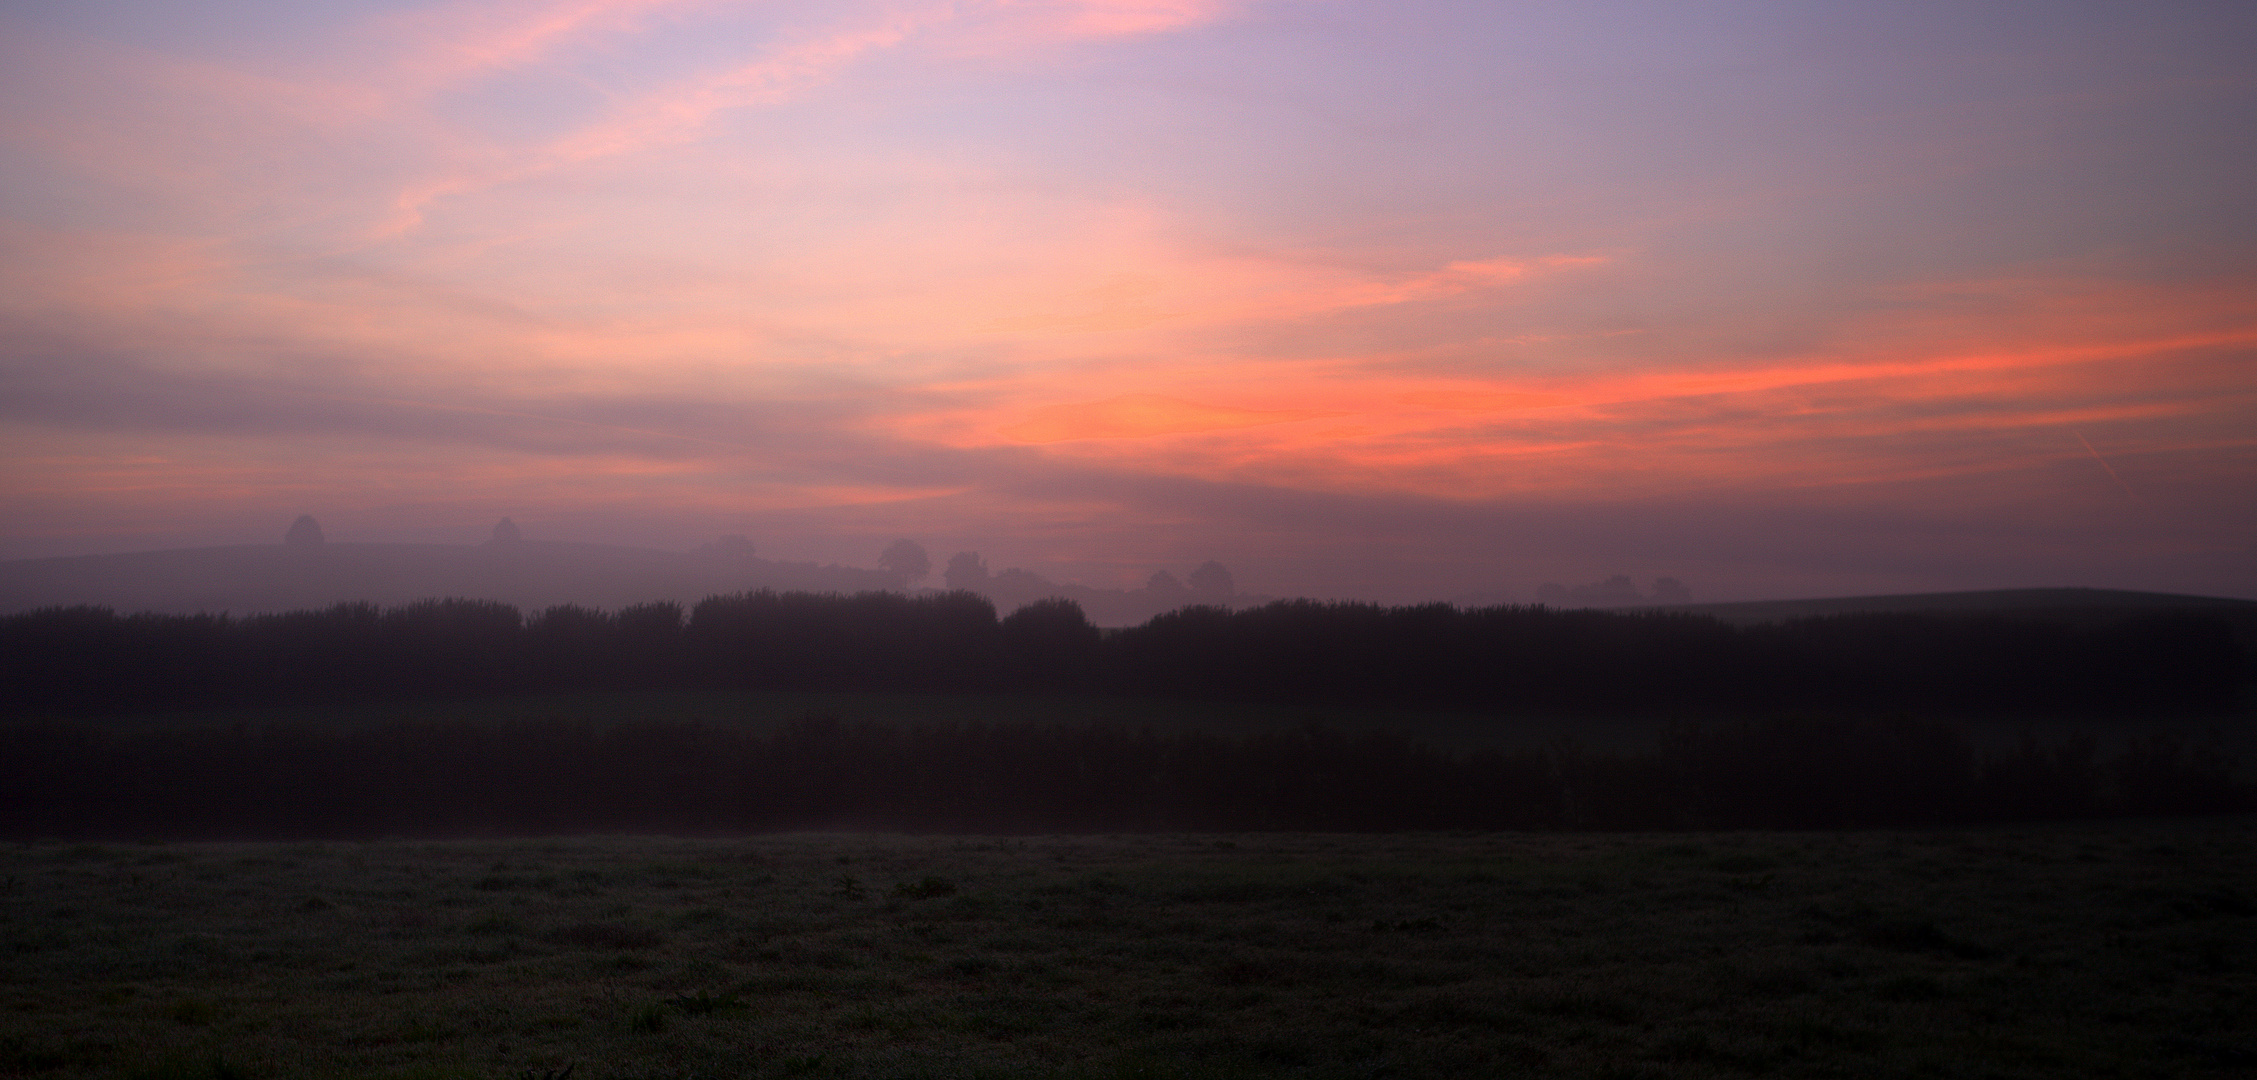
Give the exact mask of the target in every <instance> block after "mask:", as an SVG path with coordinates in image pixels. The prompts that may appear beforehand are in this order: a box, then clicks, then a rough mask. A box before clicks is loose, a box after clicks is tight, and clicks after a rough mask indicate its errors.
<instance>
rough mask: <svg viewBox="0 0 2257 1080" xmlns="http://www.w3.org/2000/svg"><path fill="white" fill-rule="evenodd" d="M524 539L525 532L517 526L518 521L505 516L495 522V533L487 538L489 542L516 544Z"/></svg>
mask: <svg viewBox="0 0 2257 1080" xmlns="http://www.w3.org/2000/svg"><path fill="white" fill-rule="evenodd" d="M523 539H525V534H524V533H523V532H521V531H519V529H518V528H517V523H516V522H514V521H511V520H510V519H508V518H503V519H501V520H500V521H497V522H495V523H494V535H493V536H491V537H489V538H488V539H487V542H488V543H492V544H514V543H516V542H518V541H519V540H523Z"/></svg>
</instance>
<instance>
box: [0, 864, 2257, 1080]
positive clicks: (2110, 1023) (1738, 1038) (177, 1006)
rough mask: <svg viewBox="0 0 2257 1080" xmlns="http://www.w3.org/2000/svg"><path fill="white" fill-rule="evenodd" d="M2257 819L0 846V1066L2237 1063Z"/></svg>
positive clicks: (2154, 1072) (1950, 1069) (505, 1068)
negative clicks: (2022, 826) (2024, 826)
mask: <svg viewBox="0 0 2257 1080" xmlns="http://www.w3.org/2000/svg"><path fill="white" fill-rule="evenodd" d="M2253 1018H2257V822H2251V821H2248V820H2244V819H2229V820H2222V821H2212V822H2208V823H2202V824H2170V825H2152V824H2117V825H2107V826H2079V827H2061V828H2047V829H2042V830H2021V831H1952V832H1935V833H1912V834H1882V833H1856V834H1745V833H1743V834H1681V835H1639V836H1624V835H1611V836H1601V835H1548V836H1532V835H1466V836H1438V835H1407V836H1328V835H1262V836H1238V837H1233V838H1218V837H1214V836H1198V837H1190V836H1174V837H1167V836H1145V837H1076V838H1031V839H1024V840H1021V839H1013V840H1005V841H981V840H966V839H963V838H916V837H901V836H858V835H845V836H827V835H797V836H775V837H764V838H755V839H741V840H697V841H685V840H661V839H633V838H599V839H584V840H551V841H506V842H505V841H494V842H456V843H409V842H379V843H337V844H323V845H313V846H282V845H272V844H227V845H221V844H193V845H191V844H181V845H167V846H107V847H97V846H66V845H57V844H46V845H15V846H10V847H8V848H6V849H4V850H0V1075H20V1076H39V1077H60V1076H108V1075H123V1076H146V1077H202V1078H213V1080H217V1078H220V1077H277V1078H279V1077H325V1076H365V1077H398V1078H409V1077H431V1078H439V1077H478V1078H511V1080H514V1078H517V1077H520V1076H524V1075H527V1074H528V1073H529V1072H530V1074H531V1075H533V1076H542V1075H544V1074H546V1073H548V1072H549V1071H551V1070H560V1069H563V1068H564V1067H565V1066H568V1065H570V1066H573V1067H574V1071H573V1073H572V1075H573V1077H575V1078H576V1080H580V1078H584V1080H605V1078H610V1077H669V1078H687V1077H692V1076H696V1077H707V1078H712V1077H768V1076H779V1077H780V1076H812V1077H852V1076H871V1077H917V1076H997V1077H1008V1076H1043V1077H1048V1076H1059V1077H1084V1076H1087V1077H1131V1076H1136V1077H1144V1076H1149V1077H1169V1076H1233V1077H1236V1076H1293V1077H1304V1076H1305V1077H1349V1076H1353V1077H1373V1076H1389V1077H1420V1076H1478V1075H1547V1076H1657V1077H1658V1076H1704V1075H1711V1076H1746V1075H1781V1076H1886V1075H1920V1076H1980V1077H1990V1076H2032V1077H2037V1076H2047V1077H2051V1076H2220V1077H2223V1076H2246V1075H2250V1073H2251V1070H2253V1069H2257V1029H2253Z"/></svg>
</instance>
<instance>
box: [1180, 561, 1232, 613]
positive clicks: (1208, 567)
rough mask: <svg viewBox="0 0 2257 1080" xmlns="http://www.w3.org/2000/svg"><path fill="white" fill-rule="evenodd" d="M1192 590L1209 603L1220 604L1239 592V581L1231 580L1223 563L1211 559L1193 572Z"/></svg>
mask: <svg viewBox="0 0 2257 1080" xmlns="http://www.w3.org/2000/svg"><path fill="white" fill-rule="evenodd" d="M1191 591H1192V593H1193V594H1194V595H1196V596H1198V597H1199V599H1201V600H1203V601H1205V602H1207V603H1211V604H1219V603H1222V602H1223V601H1225V600H1228V599H1230V598H1231V597H1232V596H1233V595H1235V594H1236V593H1237V592H1238V583H1237V582H1235V581H1233V580H1231V576H1230V571H1228V570H1225V569H1223V564H1221V563H1219V562H1216V561H1214V560H1213V559H1209V560H1207V561H1206V562H1203V563H1200V564H1199V569H1197V570H1193V571H1192V572H1191Z"/></svg>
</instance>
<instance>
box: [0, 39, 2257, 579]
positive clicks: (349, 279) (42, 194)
mask: <svg viewBox="0 0 2257 1080" xmlns="http://www.w3.org/2000/svg"><path fill="white" fill-rule="evenodd" d="M2251 55H2257V8H2250V7H2248V6H2246V5H2227V4H2211V3H2193V2H2189V3H2176V4H2173V3H2165V4H2160V5H2136V6H2135V5H2122V4H2092V5H2085V4H2063V5H2058V6H2056V5H2045V6H2040V7H2031V6H2029V5H2016V4H1997V5H1990V4H1968V5H1958V4H1954V5H1932V4H1887V3H1884V4H1871V5H1850V6H1840V7H1826V8H1823V9H1821V8H1818V7H1814V6H1812V5H1804V4H1770V3H1756V2H1744V3H1734V4H1728V5H1709V6H1702V7H1699V8H1697V9H1696V8H1692V7H1687V6H1684V5H1675V4H1663V3H1625V4H1587V3H1585V4H1552V3H1530V4H1495V3H1456V2H1441V0H1410V2H1404V3H1384V4H1382V3H1361V2H1352V0H1213V2H1208V0H898V2H889V0H871V2H863V0H831V2H825V3H811V2H799V0H777V2H747V0H734V2H733V0H501V2H483V3H470V2H406V0H401V2H394V0H332V2H322V0H314V2H310V3H309V2H294V3H282V2H279V0H255V2H253V0H230V2H228V3H218V2H209V3H207V2H205V0H165V2H162V3H159V2H155V0H87V2H85V3H77V4H71V5H33V6H25V5H17V6H14V7H11V8H10V9H8V10H7V12H5V13H0V87H4V90H0V94H4V97H0V102H4V103H5V104H0V453H4V455H5V456H4V460H5V461H6V463H7V464H6V466H5V469H4V470H0V521H4V522H5V525H4V528H0V557H5V558H25V557H34V556H46V555H66V554H78V553H92V552H104V551H122V550H135V549H142V548H157V547H184V546H195V545H204V544H224V543H270V542H278V541H279V538H280V537H281V535H282V531H283V528H284V527H285V526H286V525H287V524H289V522H290V521H291V520H292V519H293V518H294V517H295V516H296V515H298V514H300V513H311V514H314V515H316V516H318V517H319V518H320V520H321V522H322V524H323V526H324V528H325V529H327V531H328V533H329V535H330V536H331V537H332V538H333V539H352V540H367V541H394V540H397V541H410V540H412V541H445V542H464V543H467V542H473V541H475V540H477V539H479V538H481V537H482V536H483V535H484V533H485V530H487V529H488V528H489V527H490V526H491V525H492V524H493V522H494V521H495V520H496V519H498V518H500V517H502V516H504V515H507V516H509V517H511V518H513V519H514V520H515V521H517V522H518V523H520V524H521V525H523V526H524V527H525V530H526V532H527V534H528V535H530V536H537V537H540V538H543V539H569V540H588V541H601V542H609V543H628V544H639V545H648V546H656V547H670V548H687V547H691V546H694V545H696V544H698V543H702V542H706V541H710V540H711V539H713V538H714V537H716V536H718V535H720V534H722V533H740V534H745V535H748V536H750V537H752V538H753V540H754V542H755V543H756V544H757V545H758V546H759V549H760V550H761V552H762V553H763V554H768V555H771V556H774V557H779V558H793V559H815V560H822V561H836V562H841V563H849V564H854V565H863V566H868V565H871V564H872V563H874V561H875V559H876V557H877V554H878V552H879V551H880V550H881V549H882V548H883V547H884V546H885V544H886V543H887V542H889V541H891V540H893V539H895V538H897V537H910V538H914V539H917V540H919V541H920V542H922V543H923V544H924V545H925V546H926V547H928V548H930V549H932V550H933V552H934V554H935V555H936V557H939V558H943V559H945V557H946V555H947V554H948V553H950V552H954V551H958V550H974V551H979V552H982V553H983V555H984V556H985V558H986V560H987V562H988V564H989V565H991V566H993V567H995V568H997V569H1001V568H1003V567H1007V566H1023V567H1026V568H1029V569H1032V570H1036V571H1038V572H1040V573H1043V574H1045V575H1047V576H1049V577H1051V578H1053V579H1055V580H1061V581H1064V580H1072V581H1080V582H1084V583H1087V584H1091V585H1097V586H1106V587H1113V586H1122V585H1128V584H1133V583H1136V582H1140V581H1142V580H1143V579H1144V577H1145V575H1148V574H1150V573H1151V572H1152V571H1153V570H1154V569H1157V568H1163V567H1166V568H1173V569H1174V572H1175V573H1177V574H1179V575H1180V574H1182V573H1184V572H1185V571H1186V570H1188V568H1190V567H1191V566H1195V565H1197V564H1199V563H1200V562H1203V561H1205V560H1207V559H1210V558H1212V559H1219V560H1221V561H1222V562H1224V563H1226V564H1228V565H1229V567H1230V568H1231V570H1232V571H1233V572H1234V573H1235V574H1236V576H1237V579H1238V583H1239V587H1240V588H1241V589H1243V590H1245V591H1248V592H1252V593H1261V594H1270V595H1300V594H1307V595H1319V596H1359V597H1368V598H1372V599H1381V600H1389V601H1402V600H1418V599H1474V600H1482V601H1484V602H1489V601H1495V600H1516V601H1533V600H1534V599H1535V597H1536V595H1537V588H1538V586H1539V584H1540V583H1542V582H1545V581H1555V582H1563V583H1568V584H1575V583H1581V582H1586V581H1596V580H1599V579H1602V578H1605V577H1607V576H1609V575H1612V574H1618V573H1620V574H1629V575H1632V576H1633V577H1635V578H1637V579H1639V580H1650V579H1652V578H1654V577H1657V576H1674V577H1677V578H1681V579H1683V580H1684V581H1686V582H1687V583H1688V584H1689V585H1690V586H1691V587H1692V589H1693V590H1694V594H1695V595H1696V597H1697V598H1699V599H1703V600H1726V599H1741V598H1757V597H1774V596H1793V595H1828V594H1836V595H1838V594H1847V593H1856V592H1910V591H1926V590H1946V589H1973V588H2003V587H2022V586H2047V585H2089V586H2106V587H2117V588H2142V589H2158V590H2167V591H2179V592H2199V593H2209V594H2215V595H2231V596H2244V597H2257V184H2252V183H2251V182H2250V180H2249V178H2250V177H2251V176H2253V175H2257V122H2253V120H2252V118H2253V117H2257V66H2253V65H2252V64H2251V63H2250V62H2249V57H2250V56H2251Z"/></svg>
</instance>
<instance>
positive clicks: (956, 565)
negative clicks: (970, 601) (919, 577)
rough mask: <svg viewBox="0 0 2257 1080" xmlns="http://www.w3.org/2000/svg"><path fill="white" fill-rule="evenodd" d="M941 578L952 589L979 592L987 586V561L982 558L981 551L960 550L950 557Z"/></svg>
mask: <svg viewBox="0 0 2257 1080" xmlns="http://www.w3.org/2000/svg"><path fill="white" fill-rule="evenodd" d="M940 579H941V580H942V581H944V582H947V583H948V587H949V588H951V589H961V590H964V591H967V592H979V591H981V590H983V589H985V588H986V587H987V563H985V562H982V561H981V560H980V555H979V552H976V551H959V552H957V553H956V554H955V555H953V556H951V557H950V558H949V560H948V569H947V570H944V571H942V572H941V575H940Z"/></svg>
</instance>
